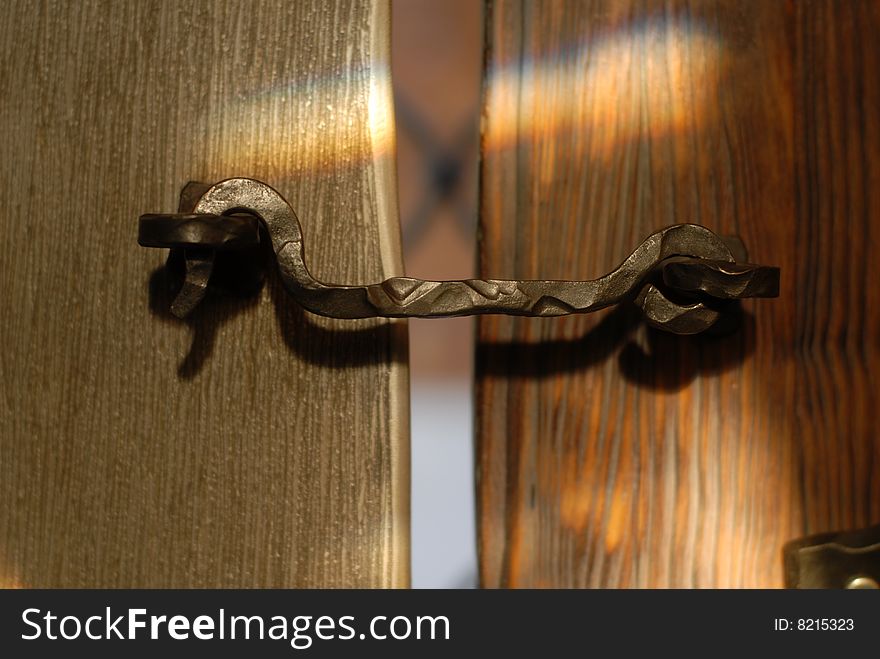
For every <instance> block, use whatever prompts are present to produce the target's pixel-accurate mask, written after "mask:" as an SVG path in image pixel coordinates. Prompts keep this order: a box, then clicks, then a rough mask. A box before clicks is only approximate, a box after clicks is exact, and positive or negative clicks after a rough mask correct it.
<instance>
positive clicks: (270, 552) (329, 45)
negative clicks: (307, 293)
mask: <svg viewBox="0 0 880 659" xmlns="http://www.w3.org/2000/svg"><path fill="white" fill-rule="evenodd" d="M388 16H389V9H388V3H387V2H368V1H363V2H357V1H356V2H349V1H341V0H340V1H338V2H324V1H318V0H315V1H310V2H295V3H294V2H283V1H281V0H267V1H265V2H260V3H250V2H248V3H244V2H235V1H233V0H220V1H213V2H207V1H206V2H179V1H177V0H175V1H170V0H169V1H165V2H110V1H89V2H78V3H65V2H51V1H45V2H40V3H33V2H19V3H14V4H11V5H9V4H7V6H6V7H4V18H3V21H2V24H0V76H2V82H3V88H4V89H5V90H7V92H6V93H4V95H3V97H2V99H0V136H2V137H0V139H2V144H3V151H4V159H3V163H4V164H3V165H2V166H0V172H2V185H0V206H2V208H3V209H4V212H3V216H2V223H3V235H4V240H3V242H2V246H0V249H2V264H0V288H2V290H3V296H2V298H0V305H2V306H0V343H2V345H3V346H4V350H3V353H2V358H0V368H2V371H0V389H2V394H3V395H2V399H0V400H2V403H0V405H2V408H0V432H2V434H0V539H2V540H0V580H2V583H3V584H4V585H7V586H26V587H47V586H66V587H68V586H69V587H86V586H87V587H93V586H101V587H165V586H175V587H190V586H192V587H220V586H222V587H301V586H308V587H329V586H358V587H375V586H406V585H407V584H408V581H409V556H408V552H409V508H408V507H409V498H408V497H409V466H408V463H409V457H408V413H407V409H408V397H407V390H406V385H407V366H406V335H405V325H402V324H400V323H389V322H384V321H375V322H373V321H364V322H348V321H336V322H334V321H329V320H326V319H319V318H316V317H313V316H311V315H308V314H306V313H305V312H303V311H301V310H300V309H299V308H297V307H296V306H295V305H294V304H292V303H291V302H290V301H288V300H287V299H285V298H284V296H283V295H282V294H281V293H280V289H279V287H278V284H277V282H276V281H275V280H272V281H271V282H270V283H269V284H268V285H267V286H266V287H265V288H264V290H263V291H262V293H261V294H260V295H259V297H258V298H255V299H248V300H234V299H230V298H223V299H220V298H218V299H214V300H212V301H209V302H208V303H206V306H205V308H203V309H200V310H199V311H197V312H196V313H197V314H198V315H197V317H196V318H195V319H194V320H193V321H192V322H191V323H188V324H181V323H176V322H172V320H171V318H170V317H169V315H168V314H167V312H166V311H165V305H166V304H167V299H165V298H164V297H163V295H162V294H161V293H160V292H158V291H157V290H153V291H152V292H151V291H150V282H151V279H152V282H153V289H161V288H162V287H161V285H160V284H161V282H160V279H161V276H160V274H158V271H159V270H160V268H161V266H162V264H163V260H164V254H161V253H160V252H159V251H156V250H146V249H142V248H140V247H138V246H137V244H136V226H137V225H136V222H137V217H138V215H139V214H141V213H143V212H155V211H160V212H161V211H165V212H167V211H173V210H174V209H176V207H177V195H178V192H179V190H180V188H181V187H182V185H183V184H184V183H185V182H186V181H188V180H201V181H207V182H213V181H217V180H220V179H223V178H227V177H230V176H251V177H254V178H259V179H261V180H265V181H266V182H268V183H270V184H272V185H274V186H275V187H277V188H278V189H279V191H280V192H281V193H282V194H283V195H285V197H286V198H287V199H288V200H289V201H290V202H291V204H292V205H293V206H294V208H295V209H296V211H297V213H298V215H299V218H300V220H301V223H302V225H303V229H304V231H305V233H306V237H307V244H308V249H309V258H310V262H311V264H312V267H313V271H314V273H315V275H316V276H318V277H321V278H323V279H325V280H327V281H336V282H340V283H347V282H362V281H365V280H377V279H381V278H383V277H387V276H391V275H395V274H401V273H402V262H401V255H400V249H399V238H398V233H399V231H398V224H397V210H396V189H395V183H394V177H393V160H392V159H393V154H394V138H393V123H392V114H391V95H390V80H389V75H388V52H389V19H388ZM151 295H152V301H151Z"/></svg>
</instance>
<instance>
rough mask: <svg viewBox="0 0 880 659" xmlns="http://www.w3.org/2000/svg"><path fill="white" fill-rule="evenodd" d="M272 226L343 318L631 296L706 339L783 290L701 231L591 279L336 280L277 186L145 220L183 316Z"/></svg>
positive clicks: (204, 193)
mask: <svg viewBox="0 0 880 659" xmlns="http://www.w3.org/2000/svg"><path fill="white" fill-rule="evenodd" d="M261 226H262V227H263V228H264V229H265V232H266V234H267V235H268V238H269V240H270V241H271V246H272V249H273V251H274V253H275V260H276V262H277V265H278V270H279V272H280V275H281V280H282V282H283V284H284V287H285V289H286V290H287V292H288V293H289V294H290V295H291V296H292V297H293V298H294V299H295V300H296V301H297V302H298V303H299V304H300V305H302V306H303V307H304V308H306V309H308V310H309V311H311V312H313V313H316V314H319V315H322V316H330V317H333V318H370V317H376V316H381V317H387V318H406V317H419V318H432V317H439V316H466V315H473V314H496V313H497V314H510V315H520V316H562V315H566V314H574V313H588V312H591V311H596V310H598V309H602V308H604V307H608V306H611V305H614V304H617V303H619V302H622V301H624V300H628V299H632V300H634V302H635V303H636V305H637V306H639V307H640V308H641V309H642V311H643V312H644V314H645V317H646V319H647V321H648V323H649V324H651V325H653V326H654V327H658V328H660V329H663V330H666V331H669V332H674V333H676V334H695V333H697V332H701V331H703V330H705V329H707V328H709V327H710V326H712V325H713V324H714V323H715V321H716V320H718V318H719V317H720V315H721V313H722V311H723V310H724V307H725V305H727V304H729V303H730V301H731V300H737V299H741V298H748V297H776V296H778V294H779V268H775V267H769V266H761V265H753V264H750V263H745V262H739V261H745V249H744V247H743V246H742V243H741V242H739V241H738V239H736V238H733V239H731V238H721V237H719V236H717V235H715V234H714V233H712V232H711V231H709V229H706V228H705V227H701V226H698V225H695V224H677V225H673V226H670V227H667V228H665V229H662V230H660V231H658V232H657V233H654V234H652V235H650V236H648V238H646V239H645V240H644V242H642V244H641V245H639V246H638V247H636V249H635V250H634V251H633V252H632V254H630V256H629V257H628V258H627V259H626V260H625V261H624V262H623V263H621V265H620V266H618V267H617V268H616V269H615V270H613V271H612V272H610V273H608V274H607V275H605V276H603V277H600V278H599V279H594V280H592V281H545V280H538V281H524V280H519V281H510V280H499V279H466V280H462V281H424V280H421V279H413V278H411V277H392V278H391V279H386V280H385V281H383V282H380V283H376V284H366V285H336V284H325V283H322V282H320V281H318V280H317V279H315V278H314V277H313V276H312V275H311V273H310V272H309V270H308V268H307V267H306V262H305V256H304V249H303V234H302V229H301V227H300V224H299V220H298V219H297V217H296V214H295V213H294V211H293V209H292V208H291V207H290V205H289V204H288V203H287V201H286V200H285V199H284V198H283V197H282V196H281V195H280V194H279V193H278V192H277V191H276V190H274V189H273V188H272V187H270V186H269V185H267V184H265V183H262V182H260V181H256V180H253V179H246V178H233V179H228V180H225V181H221V182H220V183H217V184H216V185H212V186H207V185H205V184H201V183H190V184H188V185H187V186H186V187H185V188H184V190H183V192H182V193H181V205H180V212H179V213H177V214H159V215H157V214H149V215H142V216H141V218H140V225H139V234H138V242H139V243H140V244H141V245H143V246H145V247H168V248H170V249H171V250H172V255H174V253H177V254H178V255H179V254H180V253H181V252H182V253H183V257H184V261H185V264H186V267H185V278H184V284H183V286H182V288H181V290H180V293H179V294H178V296H177V298H176V299H175V300H174V302H173V304H172V311H173V313H175V314H176V315H178V316H180V317H183V316H185V315H187V314H188V313H190V312H191V311H192V310H193V309H194V308H195V307H196V306H197V305H198V304H199V302H200V301H201V300H202V298H203V297H204V295H205V292H206V290H207V287H208V282H209V280H210V276H211V271H212V268H213V257H214V254H215V253H216V252H224V251H231V250H240V249H244V248H247V247H252V246H254V245H256V244H258V243H259V241H260V234H261V232H260V227H261Z"/></svg>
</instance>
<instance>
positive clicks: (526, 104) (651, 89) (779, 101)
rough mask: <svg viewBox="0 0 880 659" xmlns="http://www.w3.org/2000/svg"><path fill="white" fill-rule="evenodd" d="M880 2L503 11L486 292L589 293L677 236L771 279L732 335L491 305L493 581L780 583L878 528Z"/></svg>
mask: <svg viewBox="0 0 880 659" xmlns="http://www.w3.org/2000/svg"><path fill="white" fill-rule="evenodd" d="M878 30H880V4H878V3H875V2H810V1H807V2H757V1H753V2H727V1H719V2H702V1H692V2H687V1H675V2H659V1H658V2H653V1H649V2H635V1H634V2H610V1H605V0H597V1H589V2H549V1H548V2H535V3H525V2H524V3H516V2H491V3H489V5H488V9H487V26H486V34H487V48H488V52H487V61H486V76H487V77H486V82H485V99H484V103H485V105H484V116H483V147H482V148H483V164H482V174H481V180H482V191H481V223H482V224H481V238H482V239H481V242H480V276H495V277H500V276H515V277H522V278H527V277H528V278H538V277H540V278H560V279H568V278H571V279H580V278H591V277H595V276H597V275H599V274H603V273H604V272H606V271H608V270H609V269H611V268H612V267H614V266H615V265H616V264H617V263H618V262H619V261H620V260H622V259H623V258H624V257H625V256H626V255H628V254H629V252H630V250H631V249H632V248H633V247H634V246H635V245H636V244H637V243H638V242H639V240H640V239H641V238H642V237H644V236H645V235H647V234H649V233H651V232H652V231H654V230H656V229H658V228H660V227H662V226H665V225H668V224H672V223H675V222H696V223H699V224H703V225H706V226H708V227H709V228H711V229H713V230H714V231H716V232H719V233H722V234H737V235H739V236H740V237H742V239H743V240H744V241H745V243H746V245H747V246H748V248H749V250H750V256H751V258H752V260H754V261H755V262H758V263H766V264H773V265H779V266H781V268H782V291H781V296H780V298H779V299H777V300H771V301H757V302H747V303H746V304H745V305H744V312H745V315H744V319H743V322H742V326H741V328H740V330H739V331H738V332H737V333H735V334H733V335H730V336H727V337H718V338H713V337H691V338H688V337H674V336H668V335H663V334H661V333H658V332H653V331H646V330H645V328H643V327H641V326H638V323H637V315H634V314H633V313H631V312H630V311H629V310H627V309H622V310H618V311H609V312H605V313H602V314H596V315H592V316H585V317H579V318H577V317H576V318H566V319H552V320H529V319H514V318H504V317H484V318H481V319H480V321H479V346H478V349H477V366H476V368H477V385H476V389H477V461H478V468H477V469H478V473H477V478H478V506H479V542H480V573H481V581H482V583H483V585H485V586H492V587H497V586H511V587H517V586H523V587H527V586H538V587H543V586H549V587H556V586H569V587H767V586H780V585H781V584H782V560H781V548H782V545H783V544H784V542H785V541H787V540H789V539H792V538H795V537H798V536H801V535H804V534H806V533H813V532H820V531H825V530H831V529H838V528H849V527H859V526H865V525H867V524H869V523H872V522H877V521H878V520H880V475H878V471H877V465H878V464H880V441H878V438H877V435H876V432H875V431H874V430H873V428H872V411H873V410H874V409H875V408H877V406H878V404H880V398H878V386H877V385H878V382H877V373H878V366H880V362H878V352H877V348H878V343H877V342H878V337H880V297H878V294H877V288H876V286H875V285H874V283H873V282H874V281H875V280H876V279H877V277H878V276H880V262H878V260H877V259H875V258H872V254H873V253H874V252H875V251H876V249H877V247H878V240H880V186H878V184H880V179H878V175H880V160H878V158H880V113H878V109H880V49H878V46H877V42H876V39H875V38H874V36H872V35H875V34H876V33H877V31H878Z"/></svg>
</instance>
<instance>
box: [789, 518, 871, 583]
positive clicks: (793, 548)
mask: <svg viewBox="0 0 880 659" xmlns="http://www.w3.org/2000/svg"><path fill="white" fill-rule="evenodd" d="M783 559H784V562H785V586H786V588H847V589H876V588H880V524H878V525H876V526H871V527H869V528H866V529H860V530H857V531H845V532H840V533H822V534H819V535H812V536H809V537H806V538H801V539H799V540H793V541H791V542H789V543H787V544H786V545H785V547H784V548H783Z"/></svg>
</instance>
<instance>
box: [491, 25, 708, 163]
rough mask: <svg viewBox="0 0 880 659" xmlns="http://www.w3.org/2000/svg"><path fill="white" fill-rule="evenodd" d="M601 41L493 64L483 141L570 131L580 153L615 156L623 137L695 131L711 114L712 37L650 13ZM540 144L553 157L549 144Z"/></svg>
mask: <svg viewBox="0 0 880 659" xmlns="http://www.w3.org/2000/svg"><path fill="white" fill-rule="evenodd" d="M596 39H597V40H595V41H593V42H592V43H590V44H589V47H585V46H582V45H580V44H573V45H572V46H571V47H570V49H569V50H568V51H567V52H565V53H562V54H561V53H559V52H554V53H552V54H545V55H543V56H542V54H541V53H536V54H534V55H532V56H531V58H530V59H528V60H526V61H525V62H523V63H521V62H505V63H503V64H501V65H499V66H498V67H496V68H495V69H493V70H490V71H489V76H490V79H489V83H488V84H487V91H488V95H489V98H488V99H487V107H491V108H492V111H493V113H494V114H493V116H492V118H491V121H490V122H487V129H486V132H485V134H484V148H485V149H506V148H510V147H512V146H515V145H516V144H517V141H518V140H519V141H520V142H522V140H523V137H524V136H529V137H531V139H532V140H533V141H539V140H546V139H548V138H551V137H557V138H569V137H570V138H571V139H575V140H577V141H578V143H577V152H578V153H579V155H583V156H594V157H602V158H610V157H611V156H612V155H613V154H614V149H615V148H617V147H619V145H620V144H622V143H626V142H628V141H631V140H635V139H657V138H660V137H665V136H667V135H669V134H670V133H681V132H683V131H694V130H698V129H699V128H700V127H701V126H702V125H704V124H705V123H706V122H708V121H710V120H712V119H714V118H715V116H716V112H717V110H716V104H715V103H714V102H713V99H714V98H715V95H716V90H717V86H718V84H719V80H720V78H721V72H720V71H719V53H720V45H719V43H718V42H717V40H716V39H715V38H714V37H712V36H710V35H708V34H704V33H703V32H702V31H700V30H699V29H698V28H696V27H695V26H694V25H693V24H691V23H684V22H674V21H673V22H671V23H670V22H656V23H655V22H652V21H651V20H650V19H647V20H646V21H645V22H643V23H640V24H639V25H638V26H637V27H632V26H630V27H627V28H621V29H619V30H616V31H611V32H608V33H607V34H605V35H603V36H601V37H598V38H596ZM542 146H543V147H544V148H546V149H548V153H547V154H546V155H547V158H548V159H550V160H553V159H554V156H555V154H554V153H553V146H552V144H549V143H548V144H544V145H542ZM550 169H551V168H547V171H550Z"/></svg>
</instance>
